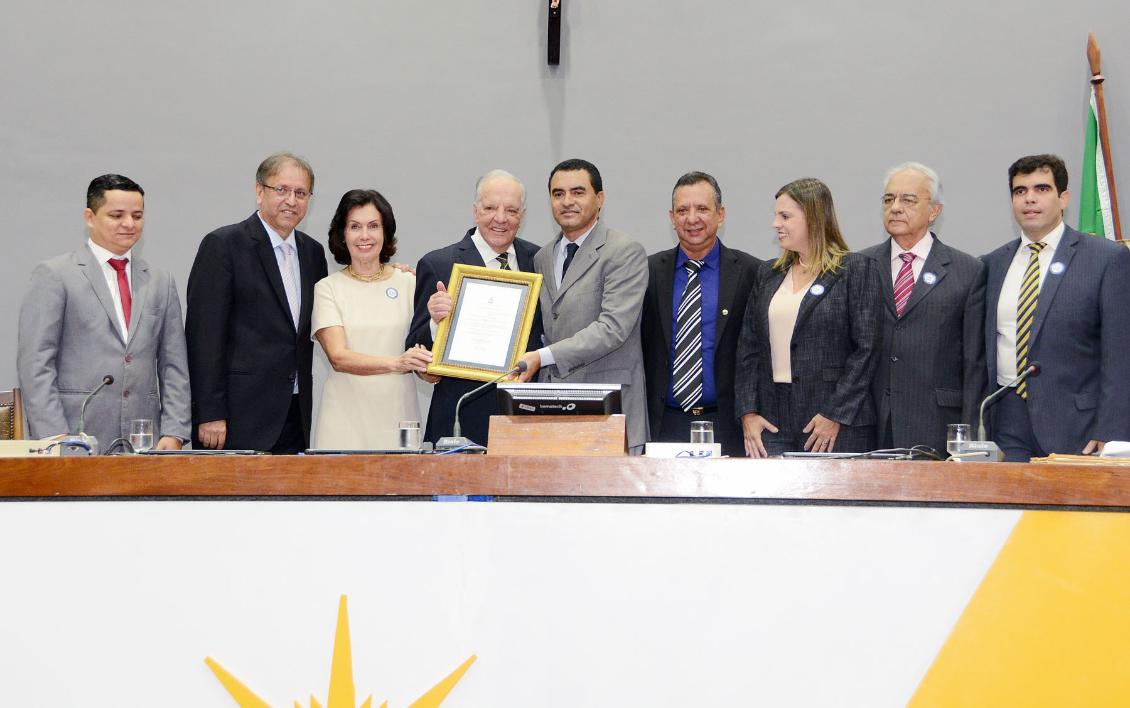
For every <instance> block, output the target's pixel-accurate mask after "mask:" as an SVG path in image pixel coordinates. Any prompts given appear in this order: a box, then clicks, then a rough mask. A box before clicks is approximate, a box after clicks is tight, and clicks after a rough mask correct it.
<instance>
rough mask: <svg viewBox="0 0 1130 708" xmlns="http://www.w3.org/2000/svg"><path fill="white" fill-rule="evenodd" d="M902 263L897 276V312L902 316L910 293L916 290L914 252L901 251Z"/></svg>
mask: <svg viewBox="0 0 1130 708" xmlns="http://www.w3.org/2000/svg"><path fill="white" fill-rule="evenodd" d="M899 258H901V259H902V265H901V266H900V267H899V273H898V277H896V278H895V313H896V314H897V315H898V316H899V317H902V311H903V309H904V308H905V307H906V303H907V302H909V301H910V293H911V292H912V291H913V290H914V254H913V253H911V252H909V251H907V252H905V253H900V254H899Z"/></svg>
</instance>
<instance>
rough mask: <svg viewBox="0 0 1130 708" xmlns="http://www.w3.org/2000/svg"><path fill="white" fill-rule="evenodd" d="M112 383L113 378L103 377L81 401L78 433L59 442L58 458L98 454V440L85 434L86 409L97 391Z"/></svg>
mask: <svg viewBox="0 0 1130 708" xmlns="http://www.w3.org/2000/svg"><path fill="white" fill-rule="evenodd" d="M112 383H114V377H113V376H110V375H109V374H107V375H106V376H103V377H102V383H100V384H98V386H97V387H96V388H95V389H94V390H93V391H91V392H90V393H88V394H87V395H86V398H84V399H83V400H82V409H81V410H80V411H79V414H78V433H77V434H75V435H68V436H67V437H65V438H63V439H62V440H61V441H60V442H59V445H60V446H61V447H62V449H61V450H60V451H59V454H60V456H62V457H70V456H79V455H97V454H98V438H96V437H94V436H93V435H87V434H86V407H87V405H89V404H90V401H91V399H93V398H94V397H95V396H97V395H98V392H99V391H101V390H102V389H104V388H106V387H107V386H109V385H110V384H112Z"/></svg>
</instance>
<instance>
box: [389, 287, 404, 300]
mask: <svg viewBox="0 0 1130 708" xmlns="http://www.w3.org/2000/svg"><path fill="white" fill-rule="evenodd" d="M385 295H387V296H388V299H389V300H395V299H396V298H398V297H400V293H399V292H398V291H397V289H396V288H389V289H388V290H385Z"/></svg>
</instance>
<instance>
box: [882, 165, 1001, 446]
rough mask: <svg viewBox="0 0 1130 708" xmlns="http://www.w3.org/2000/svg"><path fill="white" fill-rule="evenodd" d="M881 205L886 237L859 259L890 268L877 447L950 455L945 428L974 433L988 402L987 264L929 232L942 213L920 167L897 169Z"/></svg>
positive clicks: (933, 185)
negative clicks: (963, 427) (968, 428)
mask: <svg viewBox="0 0 1130 708" xmlns="http://www.w3.org/2000/svg"><path fill="white" fill-rule="evenodd" d="M881 203H882V214H883V227H884V228H885V229H886V231H887V233H888V234H889V236H890V238H888V239H887V240H885V241H883V242H882V243H880V244H878V245H876V246H873V247H871V248H868V249H866V250H864V251H863V253H864V254H865V255H867V256H870V257H871V258H874V259H875V260H876V261H878V262H879V263H880V264H881V265H882V266H884V267H883V268H882V269H881V270H882V274H883V291H884V298H883V299H884V307H883V317H882V328H881V331H882V346H881V350H880V352H881V356H880V357H879V366H878V368H877V370H876V372H875V380H874V384H873V385H872V395H873V396H874V397H875V408H876V410H877V411H878V416H879V417H878V438H879V445H880V447H883V448H892V447H898V448H908V447H913V446H915V445H926V446H929V447H932V448H934V449H935V450H944V449H945V444H946V426H947V425H948V424H950V423H969V424H972V425H974V426H975V425H976V423H977V408H978V405H979V403H980V400H981V397H982V396H983V395H984V394H985V386H986V383H985V379H986V374H985V347H984V328H983V326H982V325H983V322H984V317H985V269H984V265H983V264H982V263H981V261H980V260H978V259H977V258H974V257H973V256H970V255H969V254H967V253H963V252H961V251H959V250H957V249H956V248H953V247H952V246H947V245H945V244H944V243H942V241H941V239H939V238H938V237H937V235H936V234H934V233H933V232H932V231H931V227H932V226H933V225H934V222H935V221H936V220H937V218H938V216H939V215H940V214H941V212H942V183H941V180H940V179H939V178H938V174H937V173H936V172H935V171H934V170H932V169H930V168H929V167H927V166H925V165H923V164H920V163H917V162H907V163H903V164H901V165H898V166H896V167H893V168H891V169H890V170H888V172H887V175H886V179H885V181H884V187H883V197H882V200H881ZM974 429H975V428H974Z"/></svg>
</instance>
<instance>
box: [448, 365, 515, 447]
mask: <svg viewBox="0 0 1130 708" xmlns="http://www.w3.org/2000/svg"><path fill="white" fill-rule="evenodd" d="M528 368H529V367H528V366H527V365H526V362H525V361H519V362H518V363H517V364H516V365H515V366H514V368H513V369H510V370H509V371H507V372H506V373H504V374H502V375H501V376H499V377H498V378H496V379H494V380H493V381H487V382H486V383H485V384H483V385H482V386H478V387H476V388H473V389H471V390H470V391H468V392H467V393H464V394H463V395H462V396H460V397H459V400H458V401H456V402H455V425H454V427H453V428H452V430H451V437H442V438H440V439H439V440H437V441H436V450H453V449H455V448H457V447H467V446H469V445H475V443H474V442H473V441H471V440H470V439H469V438H465V437H463V436H462V434H461V433H462V432H463V427H462V426H461V425H460V423H459V409H460V408H461V407H462V406H463V401H465V400H467V399H468V398H470V397H471V396H474V395H475V394H477V393H479V392H481V391H482V390H483V389H485V388H486V387H487V386H493V385H495V384H496V383H498V382H499V381H501V380H503V379H505V378H508V377H510V376H513V375H514V374H524V373H526V369H528Z"/></svg>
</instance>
